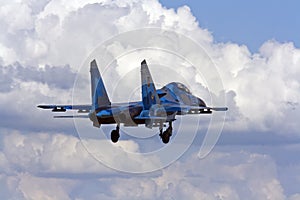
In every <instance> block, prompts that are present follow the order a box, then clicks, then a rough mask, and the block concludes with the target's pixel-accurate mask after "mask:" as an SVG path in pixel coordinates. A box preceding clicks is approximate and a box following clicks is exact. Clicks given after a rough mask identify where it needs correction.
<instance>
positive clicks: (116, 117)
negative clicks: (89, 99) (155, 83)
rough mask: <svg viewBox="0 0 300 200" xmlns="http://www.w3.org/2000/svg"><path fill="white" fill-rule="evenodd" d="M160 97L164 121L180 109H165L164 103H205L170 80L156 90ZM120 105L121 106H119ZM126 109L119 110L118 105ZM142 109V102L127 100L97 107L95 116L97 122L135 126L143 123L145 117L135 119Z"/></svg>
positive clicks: (172, 117)
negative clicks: (126, 101)
mask: <svg viewBox="0 0 300 200" xmlns="http://www.w3.org/2000/svg"><path fill="white" fill-rule="evenodd" d="M157 94H158V96H159V99H160V103H161V104H160V107H162V108H164V112H165V113H164V114H165V115H164V116H165V120H164V122H168V121H173V120H175V115H180V114H181V111H174V110H172V109H165V107H164V105H170V104H173V105H185V106H203V107H205V106H206V105H205V103H204V101H203V100H202V99H200V98H199V97H196V96H194V95H193V94H192V93H191V92H190V90H189V89H188V88H187V87H186V86H185V85H183V84H182V83H177V82H172V83H169V84H167V85H165V86H164V87H162V88H161V89H158V90H157ZM121 105H122V106H121ZM124 106H125V107H126V109H123V110H120V107H122V108H124ZM142 110H143V102H142V101H137V102H128V103H116V104H111V105H110V107H107V106H106V107H103V108H102V107H99V108H98V109H97V110H96V116H97V120H98V123H99V124H116V123H117V124H124V126H137V125H138V124H145V121H146V120H147V119H136V117H137V116H139V115H140V113H141V112H142ZM91 120H92V119H91Z"/></svg>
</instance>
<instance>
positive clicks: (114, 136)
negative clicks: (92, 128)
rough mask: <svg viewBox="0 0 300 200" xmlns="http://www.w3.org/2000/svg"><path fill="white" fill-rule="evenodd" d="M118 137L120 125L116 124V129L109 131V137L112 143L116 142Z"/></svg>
mask: <svg viewBox="0 0 300 200" xmlns="http://www.w3.org/2000/svg"><path fill="white" fill-rule="evenodd" d="M119 137H120V126H119V124H118V125H117V127H116V129H115V130H112V131H111V134H110V139H111V141H112V142H113V143H116V142H118V140H119Z"/></svg>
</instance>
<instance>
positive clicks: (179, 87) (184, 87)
mask: <svg viewBox="0 0 300 200" xmlns="http://www.w3.org/2000/svg"><path fill="white" fill-rule="evenodd" d="M165 87H167V88H169V89H173V88H174V87H176V88H178V89H179V90H181V91H184V92H186V93H189V94H191V91H190V90H189V89H188V88H187V87H186V86H185V85H183V84H182V83H179V82H172V83H169V84H168V85H166V86H165Z"/></svg>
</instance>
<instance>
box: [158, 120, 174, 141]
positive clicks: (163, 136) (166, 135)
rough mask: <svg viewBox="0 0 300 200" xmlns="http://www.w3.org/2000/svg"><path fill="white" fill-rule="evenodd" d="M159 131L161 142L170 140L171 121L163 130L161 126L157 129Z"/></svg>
mask: <svg viewBox="0 0 300 200" xmlns="http://www.w3.org/2000/svg"><path fill="white" fill-rule="evenodd" d="M159 131H160V134H159V136H160V138H161V139H162V141H163V143H165V144H167V143H168V142H169V141H170V137H171V136H172V131H173V128H172V122H169V127H168V128H167V129H166V130H165V131H164V132H163V129H162V126H161V127H160V129H159Z"/></svg>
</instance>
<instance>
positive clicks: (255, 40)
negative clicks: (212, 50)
mask: <svg viewBox="0 0 300 200" xmlns="http://www.w3.org/2000/svg"><path fill="white" fill-rule="evenodd" d="M160 2H161V3H162V4H163V5H164V6H166V7H167V8H178V7H180V6H183V5H188V6H189V7H190V8H191V11H192V13H193V15H194V16H195V17H196V18H197V20H198V21H199V24H200V26H201V27H202V28H207V29H208V30H209V31H210V32H212V34H213V36H214V39H215V41H217V42H225V43H226V42H229V41H231V42H234V43H238V44H240V45H242V44H244V45H247V47H248V48H249V50H250V51H251V52H253V53H255V52H258V50H259V48H260V46H261V45H262V44H263V43H264V42H265V41H267V40H270V39H275V40H277V41H280V42H293V43H294V45H295V46H297V47H299V45H300V39H299V36H298V35H299V32H300V28H299V27H300V22H299V20H298V19H299V17H300V14H299V12H298V11H297V8H298V7H299V1H297V0H291V1H287V2H284V1H278V0H275V1H272V0H266V1H238V0H228V1H217V0H213V1H201V0H200V1H192V0H185V1H183V0H175V1H166V0H160Z"/></svg>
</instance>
